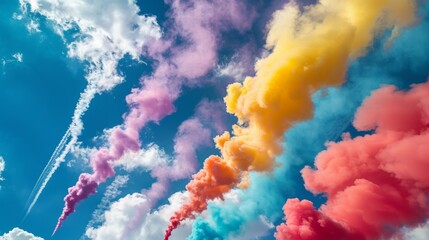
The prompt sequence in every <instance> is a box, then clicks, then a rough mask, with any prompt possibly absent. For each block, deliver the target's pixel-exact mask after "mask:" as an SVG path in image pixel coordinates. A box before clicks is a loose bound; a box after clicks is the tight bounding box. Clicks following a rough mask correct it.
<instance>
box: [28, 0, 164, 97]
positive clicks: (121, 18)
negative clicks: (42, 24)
mask: <svg viewBox="0 0 429 240" xmlns="http://www.w3.org/2000/svg"><path fill="white" fill-rule="evenodd" d="M20 3H21V6H22V8H23V10H24V12H27V10H28V9H30V11H31V12H35V13H39V14H41V15H43V16H45V17H46V18H47V19H49V20H50V21H51V22H52V23H54V28H55V29H56V31H57V33H58V34H60V35H61V36H63V37H64V39H67V36H66V35H67V34H66V33H67V31H70V30H73V31H76V30H77V31H78V33H77V34H74V35H73V36H72V39H71V41H66V42H68V43H67V44H68V45H67V46H68V49H69V52H68V54H69V56H70V57H74V58H77V59H79V60H81V61H84V62H87V63H89V68H88V70H89V71H88V74H87V80H88V81H89V82H90V83H92V84H94V85H96V86H97V88H98V89H99V90H101V91H102V90H109V89H111V88H113V87H114V86H115V85H117V84H118V83H120V82H121V81H122V80H123V77H122V76H121V75H120V74H118V72H117V70H116V67H117V65H118V62H119V60H121V59H122V58H123V57H124V56H125V54H127V53H128V54H130V55H131V56H132V57H133V58H134V59H138V58H139V55H140V49H141V48H142V46H143V44H144V43H145V42H146V41H147V40H148V39H149V38H154V37H155V38H158V37H160V28H159V26H158V25H157V23H156V18H155V17H152V16H143V15H139V11H140V9H139V7H138V6H137V4H136V2H135V0H127V1H125V0H111V1H104V0H97V1H89V0H79V1H68V0H20Z"/></svg>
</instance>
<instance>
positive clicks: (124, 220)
mask: <svg viewBox="0 0 429 240" xmlns="http://www.w3.org/2000/svg"><path fill="white" fill-rule="evenodd" d="M168 201H169V204H168V205H164V206H161V207H160V208H159V210H157V211H155V212H153V213H150V214H147V215H146V217H145V218H143V220H142V221H140V222H138V223H136V226H135V229H137V231H134V232H131V231H127V226H128V225H129V224H130V223H131V222H132V220H133V219H134V217H135V216H136V214H137V212H138V211H136V209H138V208H139V206H142V205H145V202H146V198H145V197H144V195H142V194H140V193H134V194H132V195H127V196H126V197H124V198H122V199H120V200H119V201H117V202H115V203H113V204H112V205H111V207H110V210H109V211H107V212H106V213H105V219H106V220H105V222H104V224H103V225H102V226H101V227H99V228H92V229H88V230H87V232H86V235H87V236H88V237H89V238H90V239H95V240H116V239H123V238H122V237H124V236H123V235H122V234H123V233H124V232H129V233H130V235H128V236H126V239H129V240H137V239H151V240H162V239H163V237H164V236H163V234H162V233H164V231H165V229H166V228H167V226H168V223H169V219H170V217H171V216H172V215H173V213H174V212H175V211H176V210H178V209H179V208H180V206H181V205H182V204H184V203H185V202H187V201H188V195H187V193H181V192H178V193H175V194H173V195H172V196H171V197H170V198H169V199H168ZM142 212H146V213H147V212H148V210H147V209H146V210H144V211H142ZM191 230H192V221H190V220H188V221H185V222H184V223H183V224H182V225H181V226H180V227H179V228H178V229H177V230H176V231H174V232H173V235H172V236H171V238H170V239H172V240H182V239H186V237H187V236H189V235H190V234H191Z"/></svg>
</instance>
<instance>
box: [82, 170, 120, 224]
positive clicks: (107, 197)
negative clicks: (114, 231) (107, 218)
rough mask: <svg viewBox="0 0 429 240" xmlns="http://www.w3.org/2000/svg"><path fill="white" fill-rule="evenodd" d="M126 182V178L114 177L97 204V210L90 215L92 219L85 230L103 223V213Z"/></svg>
mask: <svg viewBox="0 0 429 240" xmlns="http://www.w3.org/2000/svg"><path fill="white" fill-rule="evenodd" d="M128 180H129V177H128V176H117V177H115V180H113V182H112V184H110V185H109V186H108V187H107V188H106V191H105V192H104V196H103V198H102V199H101V202H100V203H99V204H98V206H97V209H96V210H95V211H94V212H93V213H92V219H91V221H89V223H88V224H87V226H86V229H90V228H92V227H94V226H95V225H96V224H100V223H102V222H103V221H104V212H105V211H106V210H107V209H108V208H109V206H110V203H111V202H112V201H113V200H114V199H115V198H117V197H118V196H119V195H120V194H121V193H122V192H121V188H123V187H124V186H126V184H127V183H128Z"/></svg>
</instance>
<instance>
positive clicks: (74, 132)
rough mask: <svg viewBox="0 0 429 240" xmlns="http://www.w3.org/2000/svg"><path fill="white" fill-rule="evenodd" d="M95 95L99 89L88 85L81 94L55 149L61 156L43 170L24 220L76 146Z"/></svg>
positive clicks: (55, 152) (50, 161) (56, 153)
mask: <svg viewBox="0 0 429 240" xmlns="http://www.w3.org/2000/svg"><path fill="white" fill-rule="evenodd" d="M95 94H97V89H96V87H94V85H91V84H90V85H88V87H87V88H86V89H85V91H84V92H83V93H82V94H81V96H80V99H79V101H78V104H77V105H76V108H75V111H74V114H73V118H72V123H71V124H70V126H69V128H68V129H67V131H66V134H64V137H63V139H62V140H61V142H60V144H59V145H58V147H57V148H56V149H55V151H54V153H53V154H52V156H57V155H58V153H59V152H61V154H59V156H58V157H56V158H53V157H51V160H49V162H48V164H47V165H46V166H45V169H44V170H43V172H42V174H41V175H40V177H39V180H38V181H37V183H36V185H35V187H34V189H33V192H32V195H33V196H34V197H30V199H32V200H30V199H29V201H28V202H30V201H31V203H30V205H29V206H28V208H27V211H26V213H25V216H24V219H25V218H26V217H27V216H28V214H29V213H30V212H31V210H32V209H33V207H34V205H35V204H36V202H37V200H38V199H39V197H40V195H41V194H42V192H43V190H44V189H45V187H46V185H47V184H48V182H49V180H50V179H51V178H52V176H53V175H54V173H55V171H56V170H57V169H58V167H59V166H60V165H61V163H63V162H64V161H65V157H66V156H67V154H68V153H69V152H70V150H71V149H72V147H73V146H74V145H75V144H76V142H77V140H78V138H79V136H80V134H81V132H82V130H83V123H82V116H83V115H84V114H85V112H86V111H87V110H88V107H89V105H90V104H91V101H92V99H94V97H95ZM68 136H70V140H69V141H68V142H67V139H68ZM63 140H64V141H63ZM61 149H64V150H61ZM54 159H55V160H54ZM36 189H37V191H36Z"/></svg>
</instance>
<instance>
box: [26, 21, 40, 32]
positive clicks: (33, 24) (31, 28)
mask: <svg viewBox="0 0 429 240" xmlns="http://www.w3.org/2000/svg"><path fill="white" fill-rule="evenodd" d="M26 27H27V31H28V32H30V33H36V32H41V31H40V24H39V22H38V21H37V20H34V19H31V20H30V21H29V22H28V23H27V25H26Z"/></svg>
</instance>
